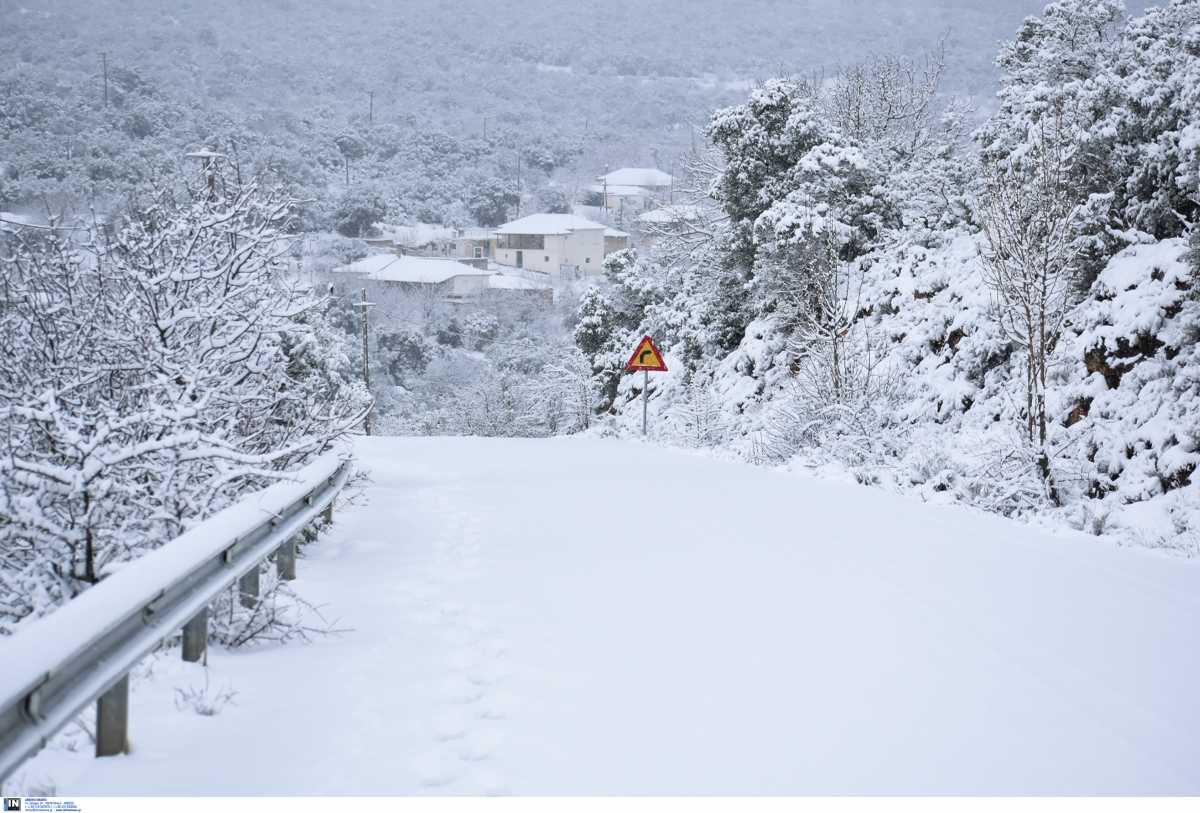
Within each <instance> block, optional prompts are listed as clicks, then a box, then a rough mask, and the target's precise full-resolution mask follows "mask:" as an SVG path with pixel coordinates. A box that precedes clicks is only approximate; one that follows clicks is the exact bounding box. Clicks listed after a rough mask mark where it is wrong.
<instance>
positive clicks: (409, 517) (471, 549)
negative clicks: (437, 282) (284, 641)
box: [6, 438, 1200, 796]
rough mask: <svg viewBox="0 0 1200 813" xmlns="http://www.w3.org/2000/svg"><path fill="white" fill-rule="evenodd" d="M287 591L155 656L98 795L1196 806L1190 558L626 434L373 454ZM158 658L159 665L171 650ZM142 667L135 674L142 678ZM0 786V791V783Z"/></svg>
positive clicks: (85, 778) (77, 760)
mask: <svg viewBox="0 0 1200 813" xmlns="http://www.w3.org/2000/svg"><path fill="white" fill-rule="evenodd" d="M359 454H360V457H361V465H362V467H363V468H364V469H366V470H367V471H369V472H370V474H371V478H372V480H371V482H370V484H369V485H368V486H367V487H366V488H365V490H364V491H363V492H362V493H361V494H359V495H358V496H357V497H356V498H354V500H353V501H352V502H353V504H351V505H347V506H343V507H342V508H340V510H339V513H338V514H337V521H336V523H335V528H334V530H333V531H332V532H331V533H330V534H328V535H327V536H325V537H323V538H322V540H321V541H320V542H319V543H318V544H316V545H314V546H310V547H309V548H308V549H307V554H308V558H307V559H306V560H304V561H302V562H301V563H300V580H299V581H298V582H297V583H296V585H297V589H298V590H299V591H300V593H301V594H302V595H304V596H305V597H306V598H308V599H309V600H311V601H313V602H315V603H317V604H320V605H323V607H324V612H325V613H326V614H327V615H328V616H329V617H330V618H331V619H336V620H337V622H338V626H341V627H345V628H348V630H347V631H346V632H344V633H343V634H341V635H340V636H338V637H334V638H323V639H319V640H317V641H316V642H315V643H313V644H311V645H307V646H304V645H296V646H287V647H283V648H277V649H266V650H264V649H259V650H255V651H250V652H239V653H220V652H215V653H213V654H212V656H211V659H210V666H209V673H210V674H209V676H208V680H209V685H210V691H211V692H212V693H216V692H217V691H218V690H220V689H223V688H226V687H230V688H232V689H233V690H235V691H236V692H237V696H236V699H235V703H234V704H232V705H227V706H225V707H224V709H223V710H222V711H221V712H220V713H219V714H217V715H216V716H211V717H205V716H201V715H198V714H196V713H195V712H194V711H192V710H191V709H186V707H185V709H186V710H184V711H180V710H177V708H176V705H175V704H174V703H173V702H172V696H173V694H174V690H175V689H176V688H179V687H189V686H190V687H199V686H203V684H204V681H205V677H204V675H203V670H202V669H201V668H200V667H193V666H185V665H183V664H181V663H177V662H176V661H175V659H174V658H165V657H164V658H159V659H157V660H155V661H153V662H151V668H150V670H149V671H150V672H152V674H150V675H149V676H148V677H145V676H144V677H143V678H142V679H140V680H138V681H137V682H136V686H135V693H134V697H133V709H132V719H131V739H132V746H133V753H132V754H131V755H130V756H128V757H122V758H115V759H106V760H99V761H97V760H93V759H92V758H90V756H88V755H87V754H86V753H83V752H86V750H87V747H86V746H85V745H83V744H80V745H79V747H80V749H81V752H77V753H72V752H70V751H68V750H64V748H63V747H62V746H63V744H64V743H70V742H72V741H74V742H76V743H82V742H83V740H82V735H71V734H68V735H67V736H66V737H65V738H63V740H62V742H60V743H59V744H58V747H57V748H54V749H51V750H49V751H46V752H43V754H41V755H40V756H38V757H37V758H36V759H35V760H33V761H32V762H31V763H29V764H28V765H27V766H26V767H25V768H24V769H23V771H22V772H21V774H20V775H19V777H18V783H19V784H21V785H22V787H23V788H26V789H29V790H28V791H27V792H33V790H34V789H38V788H40V789H43V790H47V789H50V790H53V791H57V792H58V793H63V794H71V795H77V796H86V795H101V794H405V793H451V794H474V793H520V794H548V793H565V794H615V793H621V794H626V793H632V794H641V793H652V794H653V793H677V794H680V793H682V794H687V793H691V794H722V793H742V794H768V793H820V794H839V793H893V794H908V793H930V794H941V793H967V794H970V793H988V794H994V793H1005V794H1037V793H1041V794H1048V793H1054V794H1058V793H1069V794H1098V793H1114V794H1123V793H1138V794H1156V793H1192V794H1195V793H1200V769H1198V768H1197V766H1200V692H1198V691H1197V686H1200V567H1198V566H1197V563H1195V562H1188V561H1180V560H1177V559H1172V558H1168V557H1164V556H1158V555H1155V554H1152V553H1147V552H1144V551H1136V550H1128V549H1114V548H1112V547H1110V546H1108V545H1106V544H1104V543H1100V542H1097V541H1096V540H1094V539H1091V538H1087V537H1084V536H1082V535H1079V536H1072V535H1058V536H1053V535H1048V534H1046V533H1045V532H1040V531H1037V530H1034V529H1030V528H1028V527H1026V526H1022V525H1019V524H1016V523H1014V522H1010V521H1007V520H1004V519H1001V518H998V517H995V516H990V515H984V514H980V513H976V512H973V511H970V510H967V509H963V508H959V507H953V506H934V505H927V504H924V503H922V502H920V501H919V500H916V499H915V498H908V497H901V496H897V495H893V494H888V493H884V492H882V491H879V490H872V489H868V488H862V487H857V486H853V485H849V484H842V483H831V482H823V481H819V480H814V479H808V478H805V477H802V476H799V475H796V474H788V473H783V472H779V471H772V470H767V469H762V468H754V467H751V466H747V465H741V464H737V463H732V462H724V461H718V460H713V459H710V458H706V457H700V456H695V455H689V454H687V453H683V452H678V451H670V450H666V449H662V448H658V447H653V446H649V445H643V444H638V443H631V442H622V441H616V440H602V439H579V438H563V439H555V440H516V439H504V440H498V439H478V438H476V439H454V438H421V439H400V438H373V439H369V440H367V441H363V442H360V444H359ZM174 654H175V656H176V657H177V653H174ZM142 671H143V672H145V671H147V670H142ZM15 790H17V789H16V788H13V789H12V790H11V791H10V790H9V789H8V788H6V791H7V792H14V791H15Z"/></svg>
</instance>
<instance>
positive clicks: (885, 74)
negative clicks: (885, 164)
mask: <svg viewBox="0 0 1200 813" xmlns="http://www.w3.org/2000/svg"><path fill="white" fill-rule="evenodd" d="M945 68H946V38H945V36H943V37H942V38H941V39H939V40H938V43H937V45H936V46H934V48H933V49H932V50H930V51H929V52H927V53H926V54H925V55H924V56H923V57H922V58H921V59H912V58H909V57H903V56H876V57H874V58H872V59H871V60H870V61H867V62H863V63H860V64H858V65H852V66H850V67H847V68H843V69H842V70H841V71H839V73H838V74H837V76H836V77H835V78H834V80H833V83H832V88H831V89H830V91H829V92H828V94H826V96H825V104H826V106H827V107H828V109H829V111H830V114H831V116H832V117H833V121H834V123H835V124H836V125H837V126H838V128H839V129H840V130H841V131H842V132H843V133H845V134H846V135H848V136H850V137H852V138H854V139H855V140H857V141H859V142H861V143H864V144H866V143H874V144H879V145H881V146H882V147H883V148H884V149H885V150H886V151H887V152H888V153H889V154H890V157H892V158H896V159H899V160H901V161H908V160H911V159H912V158H914V157H916V156H917V155H919V154H920V153H921V152H923V151H924V150H926V149H927V148H928V147H930V146H931V145H932V144H933V143H934V141H935V139H936V136H937V133H936V128H935V126H934V115H933V108H934V101H935V99H936V97H937V92H938V87H939V85H940V84H941V80H942V74H943V73H944V72H945Z"/></svg>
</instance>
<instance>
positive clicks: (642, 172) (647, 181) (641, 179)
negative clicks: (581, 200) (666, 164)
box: [598, 167, 671, 188]
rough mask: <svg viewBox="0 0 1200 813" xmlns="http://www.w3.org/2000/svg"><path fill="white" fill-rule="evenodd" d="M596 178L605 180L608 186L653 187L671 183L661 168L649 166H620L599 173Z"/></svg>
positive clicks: (669, 177)
mask: <svg viewBox="0 0 1200 813" xmlns="http://www.w3.org/2000/svg"><path fill="white" fill-rule="evenodd" d="M598 180H600V181H604V182H606V183H607V184H608V185H609V187H610V188H611V187H613V186H641V187H655V186H670V185H671V176H670V175H668V174H667V173H665V172H663V171H662V170H661V169H653V168H650V167H622V168H621V169H617V170H613V171H612V172H610V173H608V174H607V175H601V176H600V177H599V178H598Z"/></svg>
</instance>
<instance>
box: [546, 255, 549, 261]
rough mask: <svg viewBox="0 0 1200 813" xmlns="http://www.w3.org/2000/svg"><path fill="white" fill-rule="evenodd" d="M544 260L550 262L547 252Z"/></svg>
mask: <svg viewBox="0 0 1200 813" xmlns="http://www.w3.org/2000/svg"><path fill="white" fill-rule="evenodd" d="M546 262H550V255H549V254H547V255H546Z"/></svg>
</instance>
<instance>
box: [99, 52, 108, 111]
mask: <svg viewBox="0 0 1200 813" xmlns="http://www.w3.org/2000/svg"><path fill="white" fill-rule="evenodd" d="M100 61H101V62H103V63H104V106H105V107H108V51H101V52H100Z"/></svg>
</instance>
